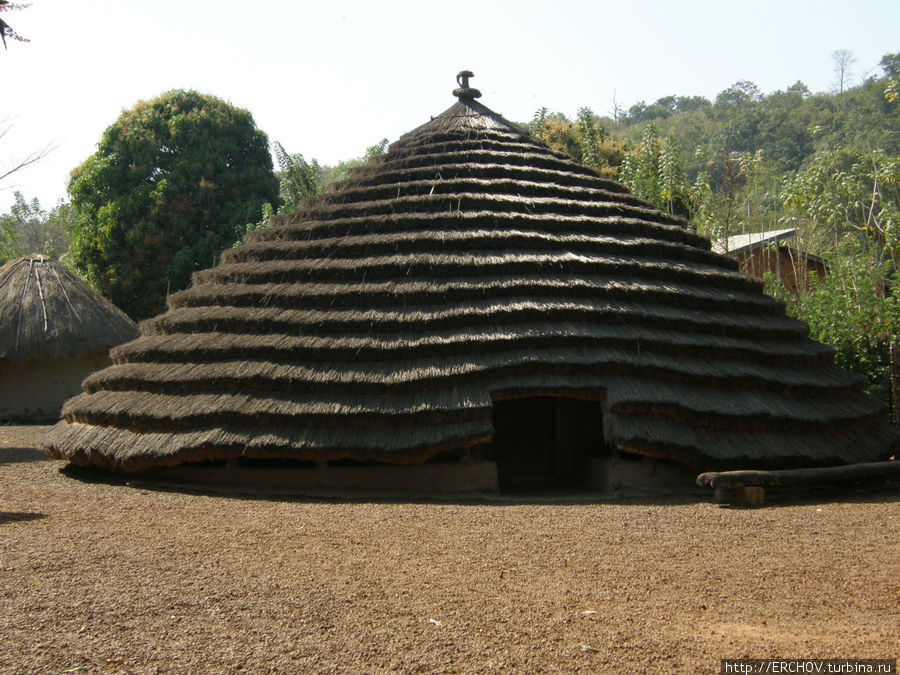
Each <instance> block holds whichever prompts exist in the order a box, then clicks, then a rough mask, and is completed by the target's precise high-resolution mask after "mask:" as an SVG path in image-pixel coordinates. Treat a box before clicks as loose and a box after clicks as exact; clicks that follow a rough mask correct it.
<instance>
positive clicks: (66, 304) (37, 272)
mask: <svg viewBox="0 0 900 675" xmlns="http://www.w3.org/2000/svg"><path fill="white" fill-rule="evenodd" d="M137 335H138V329H137V326H136V325H135V323H134V322H133V321H132V320H131V319H129V318H128V317H127V316H126V315H125V313H124V312H122V311H121V310H119V309H118V308H117V307H116V306H115V305H113V304H112V303H111V302H109V301H108V300H106V299H105V298H103V297H101V296H100V295H98V294H97V293H95V292H94V291H93V290H91V289H90V288H89V287H88V285H87V284H85V283H84V282H83V281H81V279H79V278H78V277H76V276H75V275H74V274H72V273H71V272H69V271H68V270H67V269H66V268H65V267H63V266H62V265H60V264H59V263H58V262H56V261H54V260H51V259H50V258H47V257H46V256H43V255H40V254H34V255H29V256H25V257H24V258H19V259H17V260H13V261H11V262H9V263H7V264H6V265H4V266H3V267H0V360H7V361H10V362H12V361H25V360H27V359H33V358H58V357H60V356H77V355H79V354H84V353H97V352H105V351H107V350H108V349H109V348H110V347H112V346H114V345H118V344H121V343H122V342H126V341H128V340H133V339H134V338H135V337H137Z"/></svg>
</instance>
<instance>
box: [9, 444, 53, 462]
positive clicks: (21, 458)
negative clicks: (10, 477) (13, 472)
mask: <svg viewBox="0 0 900 675" xmlns="http://www.w3.org/2000/svg"><path fill="white" fill-rule="evenodd" d="M49 459H50V458H49V457H47V455H45V454H44V451H43V450H36V449H35V448H0V466H2V465H4V464H17V463H19V462H43V461H49Z"/></svg>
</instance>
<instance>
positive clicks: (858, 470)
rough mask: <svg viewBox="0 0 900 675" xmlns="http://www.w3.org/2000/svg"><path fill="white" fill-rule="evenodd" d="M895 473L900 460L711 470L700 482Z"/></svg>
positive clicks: (799, 481)
mask: <svg viewBox="0 0 900 675" xmlns="http://www.w3.org/2000/svg"><path fill="white" fill-rule="evenodd" d="M892 474H900V461H896V462H895V461H891V462H865V463H861V464H844V465H842V466H824V467H815V468H809V469H782V470H776V471H710V472H707V473H701V474H700V475H699V476H697V485H701V486H707V487H712V488H720V487H722V488H742V487H790V486H797V485H819V484H823V483H841V482H847V481H854V480H863V479H866V478H872V477H878V478H883V477H885V476H888V475H892Z"/></svg>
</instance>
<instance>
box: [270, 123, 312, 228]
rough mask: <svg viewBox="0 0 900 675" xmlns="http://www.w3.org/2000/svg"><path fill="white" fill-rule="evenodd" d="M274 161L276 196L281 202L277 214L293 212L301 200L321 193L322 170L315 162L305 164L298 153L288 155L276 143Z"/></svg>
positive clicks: (279, 144)
mask: <svg viewBox="0 0 900 675" xmlns="http://www.w3.org/2000/svg"><path fill="white" fill-rule="evenodd" d="M275 160H276V161H277V162H278V169H279V171H278V196H279V199H280V201H281V204H280V206H279V207H278V213H287V212H289V211H293V210H294V209H296V208H297V204H299V203H300V201H301V200H302V199H306V198H307V197H311V196H312V195H315V194H318V193H319V192H321V191H322V168H321V167H320V166H319V163H318V162H317V161H316V160H313V161H312V162H307V161H306V160H305V159H304V158H303V155H301V154H300V153H296V154H293V155H291V154H288V153H287V152H286V151H285V149H284V148H283V147H282V145H281V143H279V142H277V141H276V142H275Z"/></svg>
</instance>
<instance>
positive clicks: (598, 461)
mask: <svg viewBox="0 0 900 675" xmlns="http://www.w3.org/2000/svg"><path fill="white" fill-rule="evenodd" d="M582 475H583V476H584V480H585V485H586V487H588V488H589V489H591V490H597V491H598V492H601V493H603V494H605V495H619V496H628V495H650V494H678V493H690V492H695V491H696V487H695V481H696V478H697V470H696V469H692V468H691V467H689V466H685V465H684V464H678V463H677V462H670V461H666V460H661V459H654V458H652V457H646V456H644V455H634V454H629V453H621V452H613V453H610V454H607V455H602V456H599V457H589V458H586V462H585V465H584V471H583V473H582Z"/></svg>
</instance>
